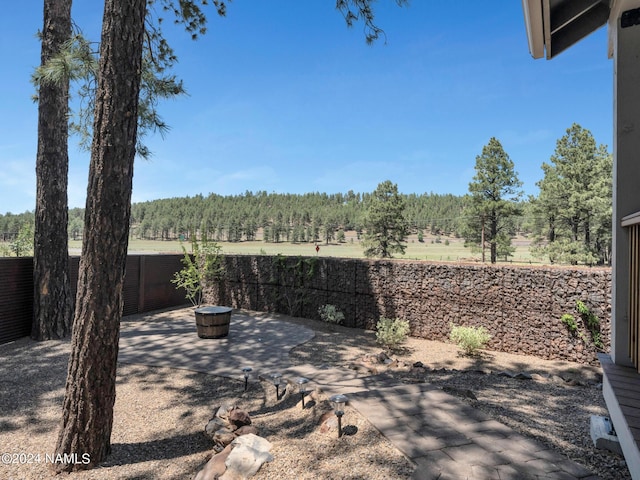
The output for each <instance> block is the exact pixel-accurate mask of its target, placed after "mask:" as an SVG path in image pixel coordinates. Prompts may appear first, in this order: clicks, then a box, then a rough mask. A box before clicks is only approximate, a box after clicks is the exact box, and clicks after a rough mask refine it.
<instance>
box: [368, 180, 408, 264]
mask: <svg viewBox="0 0 640 480" xmlns="http://www.w3.org/2000/svg"><path fill="white" fill-rule="evenodd" d="M405 206H406V205H405V200H404V198H403V197H402V196H400V195H399V194H398V186H397V185H396V184H394V183H391V181H390V180H386V181H384V182H382V183H380V184H379V185H378V188H377V189H376V190H375V191H374V192H373V193H372V194H371V197H370V198H369V201H368V207H367V213H366V217H365V221H364V224H365V229H366V233H365V235H364V240H363V246H364V247H365V250H364V254H365V256H367V257H380V258H391V257H392V256H393V255H392V254H393V253H399V254H401V255H402V254H404V252H405V250H406V248H407V247H406V245H403V242H405V241H406V239H407V235H408V234H409V230H408V228H407V222H406V220H405V218H404V210H405Z"/></svg>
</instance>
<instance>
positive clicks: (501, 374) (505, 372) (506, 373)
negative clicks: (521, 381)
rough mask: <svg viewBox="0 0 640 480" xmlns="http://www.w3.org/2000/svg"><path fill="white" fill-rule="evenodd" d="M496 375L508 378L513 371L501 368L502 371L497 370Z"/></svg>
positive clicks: (511, 376) (511, 375)
mask: <svg viewBox="0 0 640 480" xmlns="http://www.w3.org/2000/svg"><path fill="white" fill-rule="evenodd" d="M497 375H498V376H499V377H509V378H513V376H514V375H513V373H511V372H507V371H506V370H503V371H502V372H498V373H497Z"/></svg>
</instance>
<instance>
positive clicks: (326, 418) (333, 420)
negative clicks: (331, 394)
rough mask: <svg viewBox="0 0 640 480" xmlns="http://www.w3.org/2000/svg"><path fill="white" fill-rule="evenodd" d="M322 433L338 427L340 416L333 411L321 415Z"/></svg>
mask: <svg viewBox="0 0 640 480" xmlns="http://www.w3.org/2000/svg"><path fill="white" fill-rule="evenodd" d="M318 423H319V424H320V433H328V432H331V431H334V430H336V429H337V428H338V418H337V417H336V416H335V414H334V413H333V412H325V413H323V414H322V415H321V416H320V419H319V421H318Z"/></svg>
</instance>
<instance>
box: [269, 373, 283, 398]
mask: <svg viewBox="0 0 640 480" xmlns="http://www.w3.org/2000/svg"><path fill="white" fill-rule="evenodd" d="M271 381H272V382H273V384H274V385H275V386H276V400H280V382H282V374H280V373H273V374H271Z"/></svg>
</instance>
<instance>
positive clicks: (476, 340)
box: [449, 324, 491, 355]
mask: <svg viewBox="0 0 640 480" xmlns="http://www.w3.org/2000/svg"><path fill="white" fill-rule="evenodd" d="M449 338H450V339H451V341H452V342H453V343H455V344H456V345H458V347H460V348H461V349H462V350H463V351H464V353H465V354H466V355H475V354H476V351H477V350H478V349H480V348H484V346H485V345H486V344H487V342H488V341H489V340H491V335H490V334H489V332H488V331H487V329H486V328H485V327H463V326H456V325H454V324H451V333H450V334H449Z"/></svg>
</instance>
